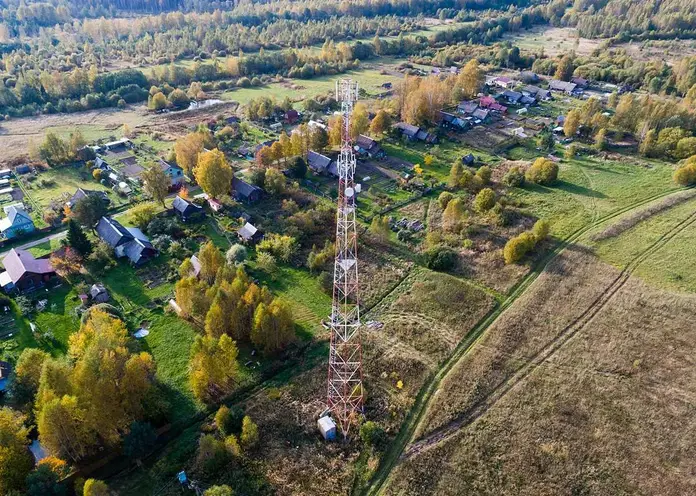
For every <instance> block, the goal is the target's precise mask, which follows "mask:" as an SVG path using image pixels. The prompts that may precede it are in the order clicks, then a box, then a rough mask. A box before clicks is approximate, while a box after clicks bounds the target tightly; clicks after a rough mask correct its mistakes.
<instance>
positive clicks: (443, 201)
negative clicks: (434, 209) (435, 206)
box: [437, 191, 454, 210]
mask: <svg viewBox="0 0 696 496" xmlns="http://www.w3.org/2000/svg"><path fill="white" fill-rule="evenodd" d="M452 198H454V195H453V194H452V193H450V192H449V191H443V192H442V193H440V196H438V197H437V202H438V203H439V204H440V208H441V209H442V210H444V209H445V208H447V204H448V203H449V202H450V200H451V199H452Z"/></svg>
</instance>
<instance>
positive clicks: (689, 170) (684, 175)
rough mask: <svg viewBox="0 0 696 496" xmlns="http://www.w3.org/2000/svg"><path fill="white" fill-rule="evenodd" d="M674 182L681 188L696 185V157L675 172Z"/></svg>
mask: <svg viewBox="0 0 696 496" xmlns="http://www.w3.org/2000/svg"><path fill="white" fill-rule="evenodd" d="M673 178H674V182H676V183H677V184H679V185H680V186H691V185H693V184H696V155H695V156H693V157H691V158H690V159H689V160H687V161H686V164H685V165H683V166H681V167H679V168H678V169H677V170H676V171H674V176H673Z"/></svg>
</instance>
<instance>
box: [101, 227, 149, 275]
mask: <svg viewBox="0 0 696 496" xmlns="http://www.w3.org/2000/svg"><path fill="white" fill-rule="evenodd" d="M97 235H98V236H99V237H100V238H101V239H102V240H103V241H104V242H105V243H106V244H108V245H109V246H110V247H111V248H113V249H114V253H115V254H116V258H123V257H126V258H128V260H130V262H131V263H132V264H133V265H136V266H137V265H142V264H144V263H146V262H147V261H149V260H150V259H152V258H154V257H155V256H157V250H156V249H155V248H154V247H153V246H152V243H150V240H149V239H148V237H147V236H145V234H143V232H142V231H141V230H140V229H137V228H135V227H123V226H122V225H121V224H120V223H119V222H118V221H117V220H115V219H112V218H111V217H102V218H101V219H99V223H98V224H97Z"/></svg>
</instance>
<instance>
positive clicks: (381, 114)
mask: <svg viewBox="0 0 696 496" xmlns="http://www.w3.org/2000/svg"><path fill="white" fill-rule="evenodd" d="M390 125H391V117H390V116H389V114H388V113H387V111H386V110H384V109H380V110H378V111H377V114H376V115H375V117H374V118H373V119H372V122H371V123H370V132H371V133H372V134H373V135H380V134H384V133H385V132H387V131H388V130H389V126H390Z"/></svg>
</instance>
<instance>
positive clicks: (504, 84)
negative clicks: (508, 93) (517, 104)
mask: <svg viewBox="0 0 696 496" xmlns="http://www.w3.org/2000/svg"><path fill="white" fill-rule="evenodd" d="M491 82H492V83H493V86H497V87H498V88H503V89H509V88H514V87H515V85H516V84H517V81H515V80H514V79H512V78H509V77H507V76H500V77H497V78H494V79H493V80H492V81H491Z"/></svg>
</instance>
